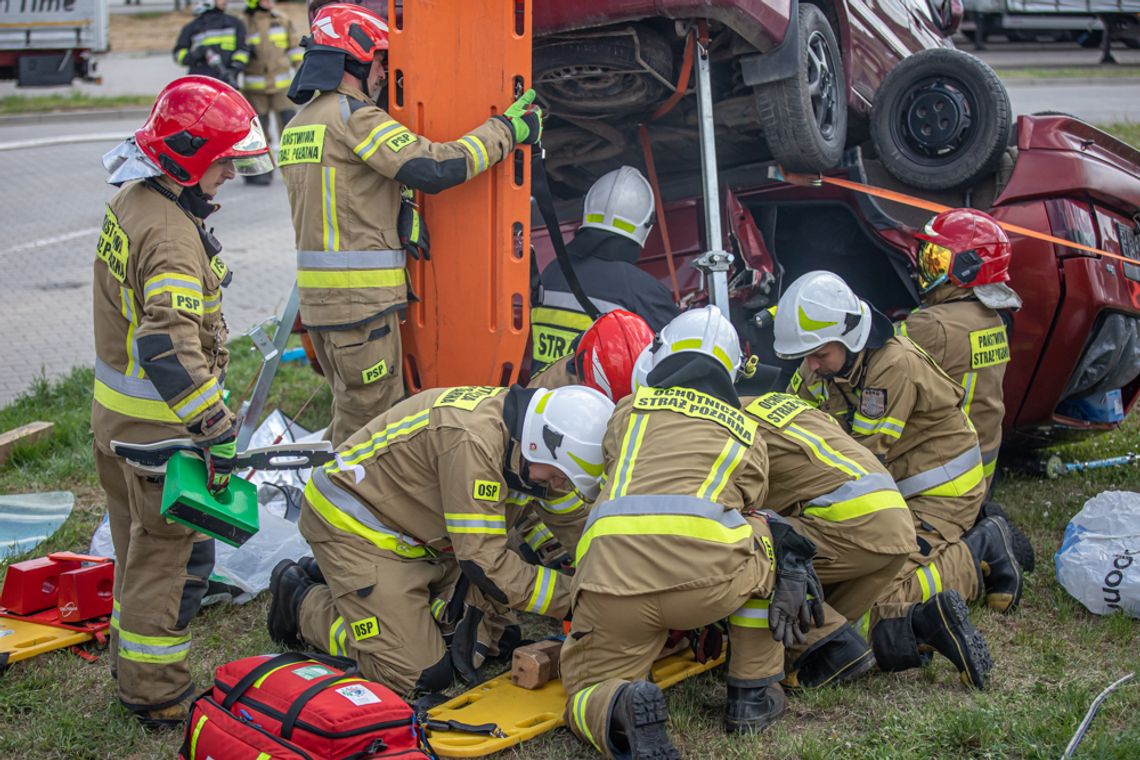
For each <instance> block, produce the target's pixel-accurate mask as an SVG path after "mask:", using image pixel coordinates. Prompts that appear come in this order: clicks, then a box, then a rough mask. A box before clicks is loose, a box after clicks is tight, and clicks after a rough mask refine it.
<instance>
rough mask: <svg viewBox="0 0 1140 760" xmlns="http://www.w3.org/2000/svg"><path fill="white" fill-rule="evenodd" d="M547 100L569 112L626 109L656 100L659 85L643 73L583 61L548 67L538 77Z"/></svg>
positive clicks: (620, 110)
mask: <svg viewBox="0 0 1140 760" xmlns="http://www.w3.org/2000/svg"><path fill="white" fill-rule="evenodd" d="M535 86H536V87H537V88H538V90H539V91H540V92H541V93H542V96H543V98H544V99H546V100H547V101H549V102H550V103H552V104H556V105H559V106H562V110H565V111H566V112H567V113H603V114H604V113H611V112H614V111H618V112H625V111H628V110H631V109H636V108H639V107H644V106H645V105H646V104H648V103H651V102H653V101H654V100H655V99H656V97H657V95H658V89H659V87H660V85H658V84H657V83H656V82H655V81H654V80H652V79H650V77H649V76H648V75H646V74H644V73H642V72H637V71H630V70H628V69H625V70H619V69H615V68H610V67H608V66H601V65H595V64H583V65H581V66H561V67H558V68H554V69H547V70H545V71H543V72H542V73H541V74H539V75H538V77H536V79H535Z"/></svg>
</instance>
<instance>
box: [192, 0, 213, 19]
mask: <svg viewBox="0 0 1140 760" xmlns="http://www.w3.org/2000/svg"><path fill="white" fill-rule="evenodd" d="M217 7H218V6H217V4H216V3H215V2H214V0H195V2H194V15H195V16H201V15H202V14H203V13H205V12H206V11H212V10H214V9H215V8H217Z"/></svg>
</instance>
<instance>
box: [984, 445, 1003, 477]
mask: <svg viewBox="0 0 1140 760" xmlns="http://www.w3.org/2000/svg"><path fill="white" fill-rule="evenodd" d="M999 453H1001V446H998V447H996V448H993V449H990V450H989V451H983V452H982V474H983V475H985V476H986V477H987V478H988V477H990V476H991V475H993V474H994V470H995V469H996V468H997V460H998V454H999Z"/></svg>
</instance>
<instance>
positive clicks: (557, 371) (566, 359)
mask: <svg viewBox="0 0 1140 760" xmlns="http://www.w3.org/2000/svg"><path fill="white" fill-rule="evenodd" d="M573 361H574V354H572V353H571V354H567V355H566V356H563V357H562V358H561V359H559V360H557V361H555V362H554V363H553V364H549V365H547V366H546V368H545V369H542V370H539V371H538V372H537V373H535V374H534V375H531V378H530V382H529V383H527V384H526V387H527V388H546V389H548V390H554V389H555V388H562V387H565V386H567V385H579V384H580V381H579V380H578V376H577V375H575V374H574V371H573V369H572V368H571V362H573Z"/></svg>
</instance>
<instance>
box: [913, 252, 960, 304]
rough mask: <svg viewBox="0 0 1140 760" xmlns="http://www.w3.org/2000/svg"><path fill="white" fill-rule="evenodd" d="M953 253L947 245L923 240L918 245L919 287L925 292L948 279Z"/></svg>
mask: <svg viewBox="0 0 1140 760" xmlns="http://www.w3.org/2000/svg"><path fill="white" fill-rule="evenodd" d="M953 255H954V254H953V253H952V252H951V250H950V249H949V248H947V247H946V246H942V245H938V244H937V243H932V242H930V241H929V240H923V241H922V243H920V244H919V246H918V255H917V257H916V258H917V261H916V263H917V264H918V287H919V289H920V290H921V291H922V292H923V293H925V292H926V291H928V290H930V289H931V288H933V287H935V286H936V285H941V284H942V283H943V282H945V281H946V276H947V273H948V272H949V271H950V259H951V258H952V257H953Z"/></svg>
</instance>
